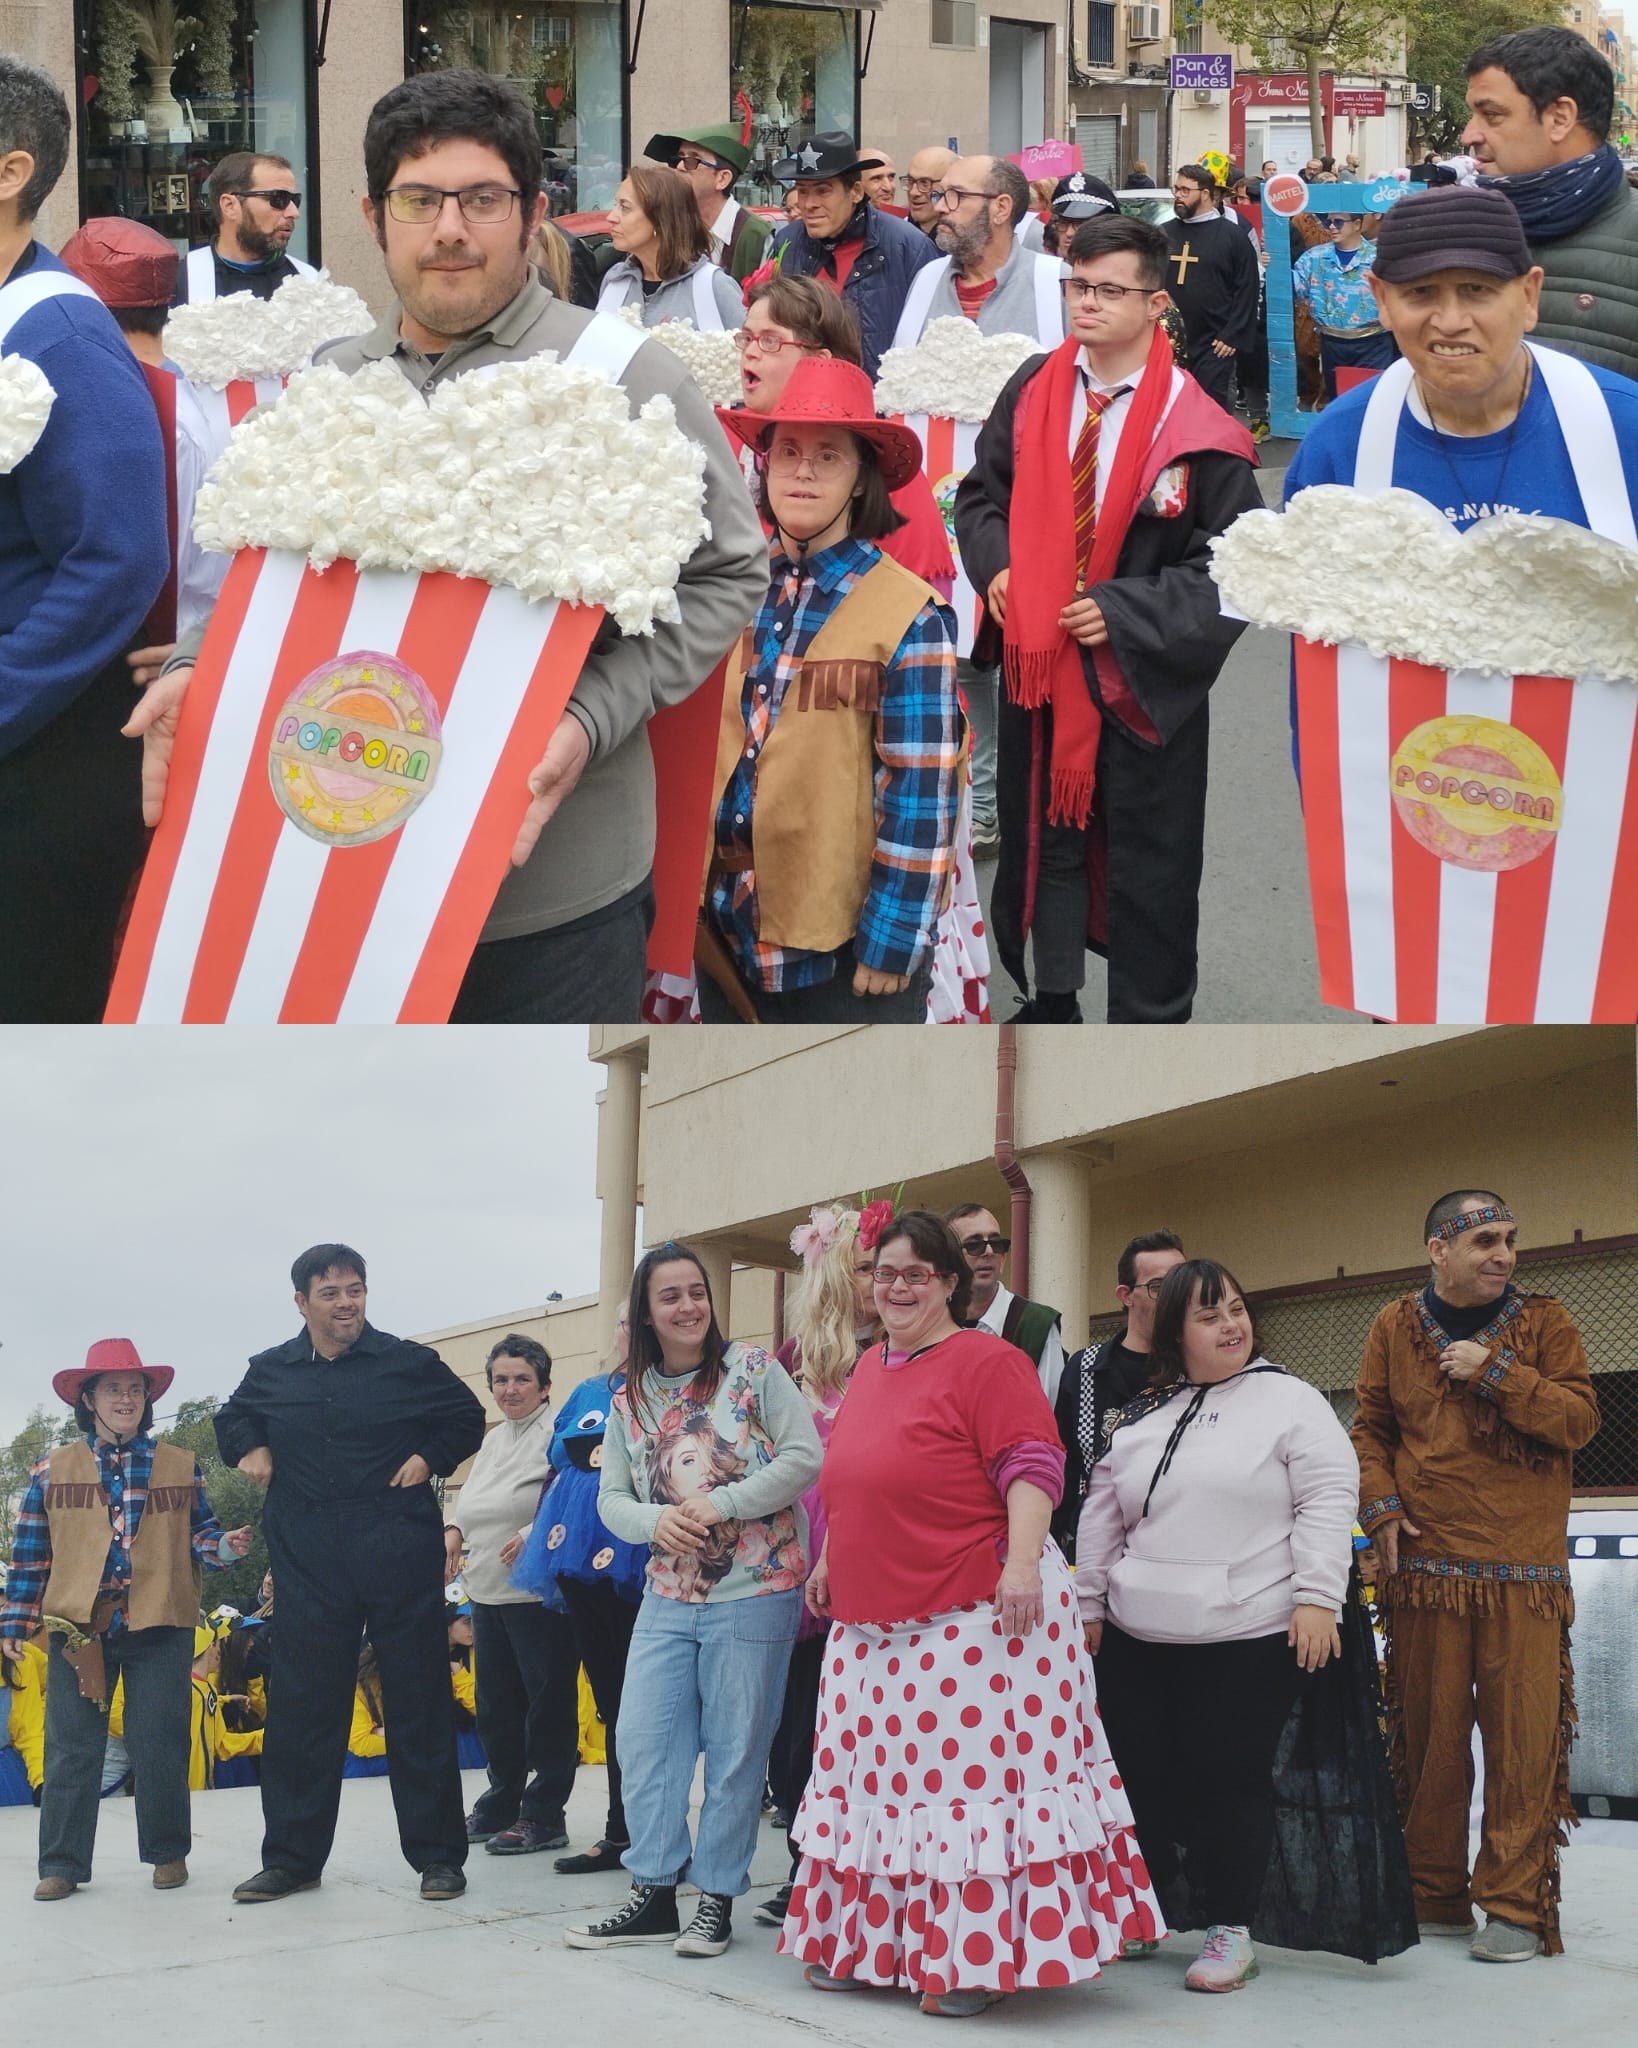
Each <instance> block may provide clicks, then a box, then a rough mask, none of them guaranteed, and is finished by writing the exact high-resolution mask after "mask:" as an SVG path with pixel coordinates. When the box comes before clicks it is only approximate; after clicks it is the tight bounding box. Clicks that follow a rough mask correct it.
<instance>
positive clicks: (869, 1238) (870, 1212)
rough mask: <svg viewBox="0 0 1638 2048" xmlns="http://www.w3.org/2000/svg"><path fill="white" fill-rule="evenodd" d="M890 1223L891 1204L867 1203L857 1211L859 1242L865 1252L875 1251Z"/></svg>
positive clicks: (891, 1214)
mask: <svg viewBox="0 0 1638 2048" xmlns="http://www.w3.org/2000/svg"><path fill="white" fill-rule="evenodd" d="M892 1221H893V1204H892V1203H891V1202H889V1201H886V1200H882V1201H875V1202H867V1203H866V1204H865V1206H864V1207H863V1208H862V1209H861V1210H860V1211H859V1242H860V1244H861V1245H862V1246H863V1247H864V1249H865V1250H866V1251H867V1252H873V1251H874V1250H875V1249H876V1245H877V1241H878V1240H879V1239H880V1237H881V1234H882V1232H883V1231H884V1230H885V1229H886V1228H887V1226H888V1224H890V1223H891V1222H892Z"/></svg>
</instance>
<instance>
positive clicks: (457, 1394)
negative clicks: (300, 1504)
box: [216, 1323, 484, 1504]
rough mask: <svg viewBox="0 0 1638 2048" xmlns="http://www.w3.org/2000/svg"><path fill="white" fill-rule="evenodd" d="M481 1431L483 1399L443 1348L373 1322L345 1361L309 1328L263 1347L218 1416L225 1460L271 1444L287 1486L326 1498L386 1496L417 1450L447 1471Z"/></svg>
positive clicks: (278, 1476) (279, 1481)
mask: <svg viewBox="0 0 1638 2048" xmlns="http://www.w3.org/2000/svg"><path fill="white" fill-rule="evenodd" d="M483 1433H484V1412H483V1404H482V1402H480V1401H479V1399H478V1397H477V1395H476V1394H474V1393H473V1392H472V1390H471V1388H470V1387H468V1386H466V1385H465V1384H464V1383H463V1382H462V1381H461V1380H459V1379H457V1378H456V1376H455V1374H454V1373H453V1372H451V1371H450V1369H449V1367H448V1366H447V1365H445V1363H444V1362H443V1360H442V1359H441V1358H440V1357H439V1356H438V1354H437V1352H436V1351H433V1350H431V1349H429V1348H428V1346H427V1345H425V1344H415V1343H412V1342H411V1341H410V1340H409V1339H408V1338H405V1337H389V1336H388V1335H387V1333H386V1332H385V1331H384V1330H378V1329H376V1328H375V1327H374V1326H373V1325H372V1324H370V1323H366V1324H365V1325H364V1329H363V1333H362V1335H361V1336H360V1337H359V1339H358V1341H357V1342H356V1343H355V1344H354V1345H352V1347H351V1348H350V1349H349V1350H346V1351H344V1352H342V1354H341V1356H340V1357H339V1358H329V1359H326V1358H320V1357H319V1356H318V1355H317V1353H316V1352H315V1351H314V1349H313V1340H312V1338H311V1337H310V1336H309V1335H308V1334H307V1332H306V1331H305V1330H303V1331H302V1333H301V1335H300V1336H298V1337H292V1338H291V1340H290V1342H289V1343H288V1344H280V1345H278V1346H277V1347H276V1348H275V1349H274V1350H272V1351H263V1352H260V1353H259V1354H258V1355H257V1356H256V1357H255V1358H253V1359H252V1360H251V1361H250V1369H249V1370H248V1371H247V1372H246V1374H245V1376H244V1378H243V1379H242V1380H241V1381H240V1382H239V1384H238V1386H237V1387H236V1388H235V1389H234V1391H233V1394H232V1396H231V1398H230V1399H229V1400H228V1402H227V1403H226V1405H225V1406H224V1407H222V1408H221V1409H219V1410H218V1411H217V1415H216V1441H217V1444H218V1446H219V1447H220V1449H221V1453H222V1456H223V1457H224V1458H225V1459H226V1461H227V1462H228V1464H230V1465H237V1464H238V1462H239V1460H240V1459H241V1458H242V1457H244V1455H245V1453H246V1452H247V1451H252V1450H254V1449H255V1448H256V1446H257V1445H258V1444H265V1445H266V1446H267V1448H268V1450H269V1451H270V1452H271V1453H272V1457H273V1484H274V1486H275V1487H277V1488H278V1489H279V1491H280V1492H281V1493H284V1494H286V1495H287V1496H292V1495H300V1496H301V1497H302V1498H303V1499H304V1500H307V1501H311V1502H314V1503H327V1504H333V1503H337V1502H343V1501H351V1500H363V1499H367V1498H369V1497H370V1496H372V1495H377V1494H381V1493H384V1492H385V1491H386V1490H387V1488H388V1487H389V1486H390V1485H391V1483H392V1477H393V1474H394V1473H395V1472H397V1471H398V1470H399V1468H400V1467H401V1466H402V1465H403V1464H404V1463H405V1462H406V1461H407V1460H408V1459H410V1458H414V1457H419V1458H424V1459H425V1460H426V1462H427V1464H428V1466H429V1467H430V1468H431V1470H432V1471H433V1472H435V1473H438V1474H439V1475H440V1476H443V1477H447V1476H448V1475H449V1474H450V1473H451V1472H453V1471H454V1470H455V1467H456V1466H457V1465H459V1464H460V1463H461V1461H462V1460H463V1459H464V1458H469V1457H470V1456H471V1455H472V1453H473V1452H474V1451H475V1450H476V1449H477V1448H478V1446H479V1444H481V1443H482V1442H483Z"/></svg>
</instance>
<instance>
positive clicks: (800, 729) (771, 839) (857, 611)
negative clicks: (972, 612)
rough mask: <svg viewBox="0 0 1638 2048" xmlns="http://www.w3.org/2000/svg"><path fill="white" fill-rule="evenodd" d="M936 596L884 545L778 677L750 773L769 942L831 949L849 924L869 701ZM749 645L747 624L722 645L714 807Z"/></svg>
mask: <svg viewBox="0 0 1638 2048" xmlns="http://www.w3.org/2000/svg"><path fill="white" fill-rule="evenodd" d="M936 601H937V593H936V592H935V591H933V590H931V589H930V588H929V587H928V586H927V585H926V584H925V583H923V582H922V581H921V579H920V578H919V577H916V576H912V575H911V574H910V572H909V570H908V569H901V568H900V567H899V565H898V563H897V562H895V561H894V560H893V559H892V558H891V557H890V556H888V555H883V556H882V557H881V559H880V560H879V561H878V562H876V563H875V564H874V565H873V566H872V567H871V568H869V569H867V570H866V571H865V573H864V574H863V575H862V576H861V577H860V578H859V580H858V582H857V583H855V584H854V586H853V588H852V589H851V590H850V591H849V592H848V594H847V595H846V597H844V598H843V599H842V601H841V603H840V604H838V605H837V607H836V609H835V610H834V611H833V612H832V613H831V615H830V617H829V618H828V619H826V621H825V623H824V624H823V625H822V626H821V627H820V628H819V630H818V632H817V633H815V635H814V636H813V639H812V641H811V642H810V643H809V646H808V649H807V652H806V654H805V655H804V656H803V658H802V660H801V662H800V664H799V665H798V667H797V670H796V673H795V675H793V676H792V678H791V680H790V682H789V683H788V685H787V686H786V690H785V695H784V698H783V699H782V701H781V703H780V706H779V711H778V715H777V716H776V717H775V719H774V721H773V724H772V726H771V728H770V729H769V732H768V737H767V740H766V742H765V744H764V745H763V748H762V752H761V756H760V758H759V759H758V761H757V764H756V769H755V775H754V779H753V795H752V804H753V811H752V822H751V829H752V833H753V865H754V867H755V870H756V900H757V928H758V931H759V933H760V935H761V937H762V939H763V940H764V942H765V943H766V944H768V945H771V946H787V947H791V948H793V949H795V950H797V951H799V952H804V953H831V952H834V951H835V950H836V948H837V947H838V946H844V945H846V944H847V942H848V940H849V939H851V938H852V937H853V935H854V932H855V930H856V929H857V927H858V922H859V911H860V908H861V907H862V905H863V903H864V900H865V897H866V896H867V895H868V894H869V890H870V863H871V860H872V858H873V857H874V854H875V851H876V745H875V725H876V712H877V710H878V709H879V707H880V705H881V700H882V689H883V685H884V681H885V678H886V674H887V670H888V666H889V664H890V663H891V662H892V659H893V656H894V655H895V654H896V653H897V651H898V647H899V643H900V641H901V640H903V638H904V636H905V634H906V633H907V632H908V631H909V629H910V625H911V622H912V621H913V620H914V619H915V617H916V615H917V614H918V613H919V612H920V610H921V608H922V606H923V605H925V604H929V603H934V602H936ZM754 653H755V637H754V632H753V629H752V628H751V627H749V626H747V627H746V629H745V631H744V633H743V634H742V635H741V636H740V641H739V645H738V646H737V648H735V649H734V650H733V651H732V652H731V653H730V654H729V656H728V663H727V669H728V674H727V687H726V688H725V689H724V691H723V693H722V724H721V727H720V729H719V731H718V735H717V767H716V780H715V782H714V783H713V785H712V787H713V790H714V793H715V801H714V803H713V806H712V816H713V818H714V817H715V815H716V806H717V805H718V804H720V803H721V801H722V795H723V791H724V790H725V789H726V788H727V787H728V784H729V782H730V781H731V780H732V778H733V774H734V771H735V769H736V767H737V766H738V764H739V761H740V757H741V755H742V754H743V753H744V750H745V714H744V712H743V710H742V708H741V696H742V692H743V689H744V684H745V672H746V669H747V668H748V667H749V665H750V663H751V661H752V659H753V657H754Z"/></svg>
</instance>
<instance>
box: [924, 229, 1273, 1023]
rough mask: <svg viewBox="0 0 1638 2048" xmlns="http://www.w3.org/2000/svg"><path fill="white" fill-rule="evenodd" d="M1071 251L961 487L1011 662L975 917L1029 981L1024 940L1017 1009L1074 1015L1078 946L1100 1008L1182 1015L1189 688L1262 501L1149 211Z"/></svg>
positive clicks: (1189, 871)
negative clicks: (1206, 374)
mask: <svg viewBox="0 0 1638 2048" xmlns="http://www.w3.org/2000/svg"><path fill="white" fill-rule="evenodd" d="M1233 232H1234V233H1236V234H1240V230H1239V229H1235V230H1234V231H1233ZM1241 240H1242V241H1244V240H1245V237H1244V236H1243V235H1241ZM1248 246H1249V244H1248ZM1067 253H1068V259H1069V264H1070V276H1069V278H1068V279H1067V281H1066V287H1065V289H1066V297H1067V299H1068V305H1069V319H1070V335H1069V338H1068V340H1066V341H1065V342H1064V343H1063V344H1062V345H1061V346H1060V347H1059V348H1057V349H1054V350H1053V351H1052V353H1051V354H1050V355H1041V356H1034V357H1032V358H1031V359H1030V360H1029V361H1028V362H1027V363H1025V365H1024V366H1023V368H1022V369H1021V370H1019V371H1018V373H1017V374H1016V375H1015V376H1014V377H1013V378H1012V379H1011V381H1010V382H1009V383H1008V384H1007V386H1006V389H1005V390H1004V391H1003V392H1002V394H1001V397H1000V399H999V400H998V401H997V403H996V405H995V407H994V409H993V411H992V412H991V414H990V416H989V419H988V421H987V422H986V424H985V426H984V429H983V432H982V433H981V434H980V436H979V440H978V450H977V457H976V460H975V462H974V465H973V467H972V469H971V470H970V471H969V472H968V474H967V477H966V479H965V480H964V482H963V483H962V485H961V488H960V490H959V492H958V493H957V496H956V506H955V522H956V534H957V538H958V540H959V543H960V547H961V554H962V560H963V562H964V563H965V565H966V566H967V570H968V573H969V574H970V576H971V578H972V581H973V585H974V587H975V588H976V589H978V590H980V591H982V592H984V593H985V594H986V598H987V603H988V610H989V618H990V620H992V621H993V622H994V624H995V625H996V626H998V627H999V628H1000V631H1001V643H1002V657H1003V671H1004V676H1005V688H1004V689H1003V691H1002V695H1001V707H1000V749H999V753H1000V760H999V769H998V797H999V806H998V808H999V817H1000V833H1001V848H1000V863H999V867H998V870H997V874H996V881H995V891H994V897H993V900H992V903H991V928H992V930H993V932H994V935H995V941H996V946H997V949H998V951H999V953H1000V956H1001V959H1002V961H1003V963H1004V964H1005V966H1006V968H1007V971H1008V972H1009V973H1010V974H1011V975H1012V977H1013V979H1014V980H1015V981H1016V982H1017V983H1018V985H1019V986H1020V987H1021V988H1023V989H1025V990H1026V991H1027V990H1028V988H1029V985H1030V984H1029V967H1028V965H1027V964H1026V955H1025V945H1026V941H1027V940H1030V939H1033V942H1034V959H1033V967H1034V977H1033V978H1034V982H1035V990H1036V993H1035V995H1034V997H1033V999H1031V1000H1029V1001H1026V1003H1025V1006H1024V1008H1023V1010H1022V1011H1020V1012H1019V1016H1020V1018H1021V1019H1023V1020H1024V1021H1026V1022H1036V1023H1053V1022H1063V1023H1072V1022H1076V1021H1078V1020H1079V1016H1080V1011H1079V1009H1078V1006H1077V1002H1076V997H1077V994H1078V992H1079V990H1080V989H1081V988H1082V986H1083V985H1084V983H1085V979H1086V949H1087V948H1088V947H1089V946H1090V947H1091V948H1092V949H1093V950H1094V951H1095V952H1098V953H1101V954H1103V955H1104V956H1105V957H1106V958H1107V959H1108V962H1109V1001H1108V1017H1109V1021H1110V1022H1111V1023H1151V1024H1158V1023H1182V1022H1185V1021H1186V1020H1187V1018H1188V1016H1189V1014H1190V1011H1191V1009H1192V1006H1193V1000H1194V988H1195V979H1196V936H1197V931H1198V926H1199V917H1200V905H1199V896H1200V871H1201V864H1202V859H1203V852H1204V840H1205V808H1206V751H1207V729H1208V712H1207V695H1208V692H1209V690H1210V687H1211V685H1212V683H1213V682H1214V681H1215V680H1216V677H1217V674H1218V671H1219V670H1220V669H1221V667H1222V665H1223V662H1224V660H1225V659H1226V658H1227V655H1228V652H1229V649H1230V647H1231V646H1232V645H1233V643H1234V641H1235V638H1236V637H1237V635H1238V634H1239V632H1240V630H1241V627H1240V624H1239V623H1238V622H1235V621H1231V620H1228V619H1225V618H1224V617H1223V616H1222V614H1221V611H1220V609H1219V606H1218V600H1217V593H1216V590H1215V587H1214V586H1213V584H1212V582H1211V578H1210V575H1209V573H1208V571H1209V561H1210V547H1211V542H1212V539H1213V537H1214V536H1215V535H1217V534H1219V533H1221V532H1223V531H1224V529H1225V528H1227V527H1228V526H1230V525H1232V524H1233V522H1234V521H1235V520H1236V519H1237V518H1238V517H1239V516H1240V514H1241V513H1242V512H1245V511H1248V510H1251V509H1252V508H1254V507H1256V506H1258V505H1260V504H1261V502H1262V500H1261V495H1260V493H1259V491H1258V489H1257V482H1256V477H1255V475H1254V474H1253V469H1254V464H1255V460H1256V458H1255V456H1254V454H1253V444H1252V440H1251V436H1250V434H1249V433H1248V432H1247V431H1246V429H1245V428H1244V427H1242V426H1240V425H1239V424H1238V423H1237V422H1235V421H1234V420H1232V419H1231V418H1229V416H1228V415H1227V414H1226V413H1225V412H1224V411H1223V410H1222V409H1221V408H1220V407H1219V406H1217V405H1214V404H1213V403H1212V402H1211V400H1210V399H1209V398H1208V397H1207V396H1206V394H1205V393H1204V392H1203V391H1202V390H1201V388H1200V386H1199V385H1198V384H1197V383H1195V381H1194V379H1193V378H1192V377H1190V376H1189V375H1188V374H1187V373H1186V372H1184V371H1182V370H1179V369H1177V368H1176V367H1175V366H1174V365H1173V362H1172V352H1171V345H1170V343H1169V342H1168V340H1167V338H1166V334H1165V331H1164V328H1163V327H1162V325H1161V322H1162V319H1163V316H1164V314H1165V311H1166V305H1167V299H1166V287H1165V277H1166V259H1167V253H1168V252H1167V247H1166V242H1165V238H1164V237H1163V236H1162V234H1161V232H1160V230H1159V229H1158V228H1154V227H1151V226H1150V225H1148V223H1147V222H1143V221H1135V220H1127V219H1125V218H1123V217H1120V216H1115V215H1106V216H1104V217H1102V218H1100V219H1096V220H1091V221H1087V222H1086V223H1085V224H1084V225H1082V226H1081V227H1079V228H1077V229H1076V231H1075V236H1074V239H1073V240H1072V241H1071V243H1070V245H1069V249H1068V252H1067Z"/></svg>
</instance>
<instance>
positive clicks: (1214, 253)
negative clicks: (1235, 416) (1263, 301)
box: [1161, 164, 1261, 409]
mask: <svg viewBox="0 0 1638 2048" xmlns="http://www.w3.org/2000/svg"><path fill="white" fill-rule="evenodd" d="M1220 196H1221V195H1220V194H1219V192H1218V190H1217V186H1216V184H1215V182H1214V181H1213V178H1212V174H1211V172H1210V171H1209V170H1206V169H1205V168H1204V167H1203V166H1201V165H1199V164H1185V165H1184V167H1183V169H1182V170H1180V171H1179V172H1178V174H1177V180H1176V183H1175V185H1174V186H1173V205H1174V206H1175V208H1176V213H1175V215H1174V217H1173V218H1172V219H1171V220H1169V221H1167V222H1166V224H1165V226H1164V227H1163V228H1162V229H1161V233H1162V234H1163V235H1164V236H1165V238H1166V250H1167V253H1166V289H1167V291H1168V292H1169V293H1170V294H1171V298H1172V303H1173V305H1175V306H1176V308H1177V310H1178V311H1179V313H1181V314H1182V316H1183V328H1184V332H1185V333H1186V334H1187V336H1188V342H1189V369H1190V372H1191V373H1192V374H1193V376H1194V377H1195V379H1196V380H1197V382H1198V383H1199V384H1200V385H1201V386H1202V388H1203V389H1204V390H1206V391H1207V392H1209V393H1210V395H1211V396H1212V397H1213V398H1215V399H1216V400H1217V402H1218V404H1219V405H1221V406H1224V407H1227V408H1230V409H1232V407H1233V403H1234V397H1233V393H1234V365H1235V359H1236V357H1237V356H1238V355H1239V354H1240V353H1241V352H1242V351H1243V350H1249V349H1252V348H1255V346H1256V343H1257V298H1258V290H1259V286H1260V282H1261V273H1260V270H1259V267H1258V263H1257V251H1256V249H1255V248H1254V247H1253V245H1252V240H1251V237H1250V236H1249V235H1248V234H1247V233H1246V231H1245V228H1244V227H1243V226H1242V225H1241V224H1240V222H1239V221H1237V220H1226V219H1225V218H1224V217H1223V214H1222V212H1221V210H1220V207H1219V204H1218V202H1219V199H1220Z"/></svg>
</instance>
